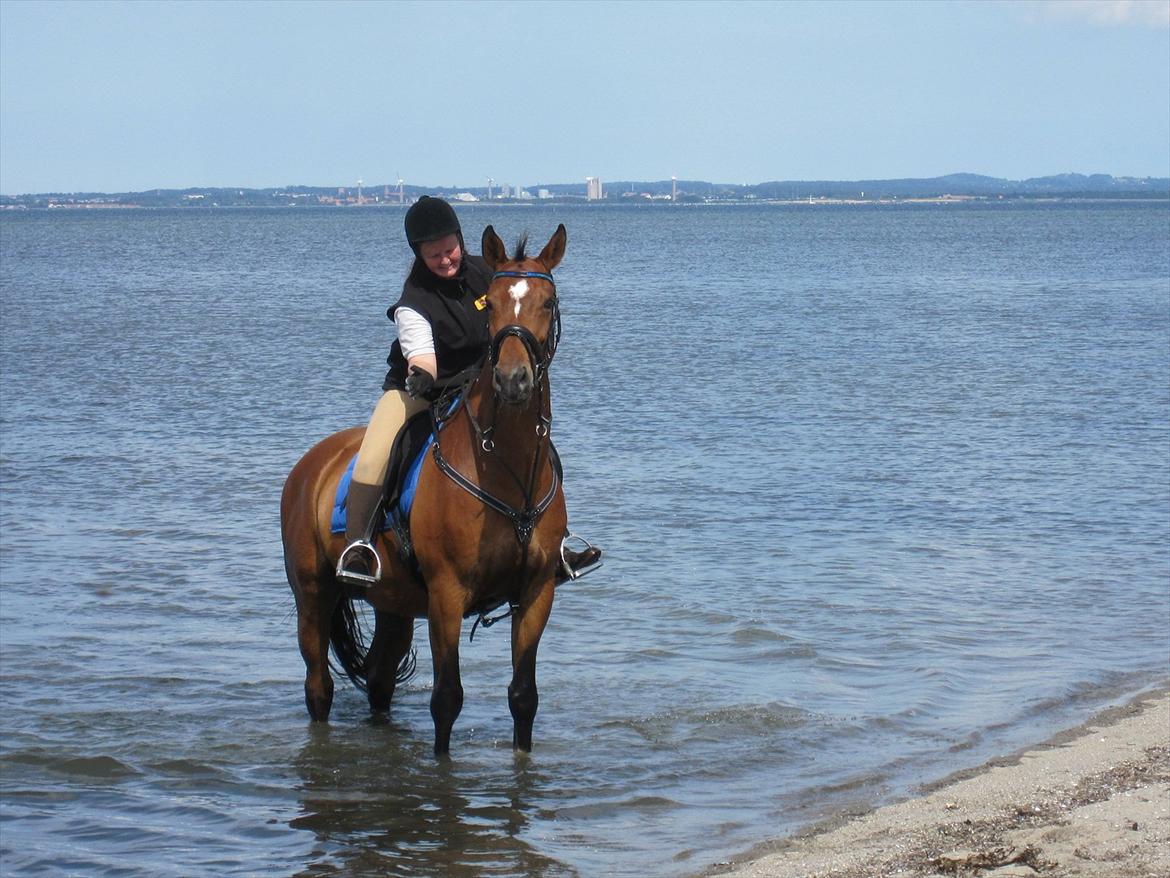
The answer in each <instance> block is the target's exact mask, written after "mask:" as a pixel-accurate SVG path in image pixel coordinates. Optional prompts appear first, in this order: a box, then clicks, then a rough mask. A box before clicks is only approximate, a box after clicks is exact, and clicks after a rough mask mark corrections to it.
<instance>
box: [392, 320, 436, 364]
mask: <svg viewBox="0 0 1170 878" xmlns="http://www.w3.org/2000/svg"><path fill="white" fill-rule="evenodd" d="M394 326H395V327H396V328H397V329H398V344H399V345H400V346H401V347H402V356H404V357H406V359H407V361H408V362H409V360H410V358H411V357H417V356H419V355H421V354H433V353H434V352H435V335H434V332H433V331H432V330H431V324H430V323H429V322H428V321H427V319H426V318H425V317H423V316H422V315H421V314H419V313H418V312H417V311H415V310H414V309H413V308H401V307H400V308H395V309H394Z"/></svg>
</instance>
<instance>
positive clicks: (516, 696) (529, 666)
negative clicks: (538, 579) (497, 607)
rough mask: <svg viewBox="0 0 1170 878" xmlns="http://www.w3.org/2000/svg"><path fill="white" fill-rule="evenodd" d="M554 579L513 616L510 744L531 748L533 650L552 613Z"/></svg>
mask: <svg viewBox="0 0 1170 878" xmlns="http://www.w3.org/2000/svg"><path fill="white" fill-rule="evenodd" d="M552 603H553V578H552V576H551V575H550V576H549V577H548V578H547V580H546V581H545V583H544V584H543V585H541V586H539V587H537V588H536V590H535V591H534V593H533V594H532V597H531V599H530V600H525V601H523V602H522V603H521V604H520V606H519V607H518V608H517V610H516V613H515V614H514V615H513V616H512V682H511V683H510V684H509V685H508V707H509V708H510V709H511V711H512V746H513V747H515V748H516V749H518V750H523V751H525V752H528V751H530V750H531V749H532V724H533V722H534V721H535V720H536V709H537V707H538V706H539V705H540V696H539V694H538V693H537V691H536V649H537V647H538V646H539V645H540V638H541V635H542V634H544V627H545V625H547V624H548V617H549V614H550V613H551V612H552Z"/></svg>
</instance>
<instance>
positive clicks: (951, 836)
mask: <svg viewBox="0 0 1170 878" xmlns="http://www.w3.org/2000/svg"><path fill="white" fill-rule="evenodd" d="M705 874H706V875H708V876H719V878H883V876H894V875H897V876H901V878H934V876H940V875H959V876H984V875H986V876H998V878H1026V876H1031V875H1040V876H1043V875H1060V876H1068V878H1106V876H1108V878H1139V876H1141V878H1145V876H1159V875H1163V876H1164V875H1170V684H1167V683H1165V682H1164V683H1162V684H1160V685H1159V686H1158V687H1156V688H1153V689H1148V690H1146V691H1144V692H1142V693H1141V694H1139V695H1137V696H1135V697H1133V698H1132V699H1131V700H1130V701H1129V702H1127V703H1126V704H1123V705H1121V706H1116V707H1112V708H1108V709H1106V710H1103V711H1101V712H1099V713H1097V714H1096V715H1095V716H1093V717H1092V718H1091V719H1090V720H1088V721H1087V722H1085V723H1084V724H1082V725H1080V726H1078V727H1076V728H1073V729H1069V730H1067V731H1064V732H1061V733H1059V734H1057V735H1055V736H1053V737H1052V738H1049V739H1048V740H1047V741H1045V742H1043V743H1041V744H1037V745H1035V746H1032V747H1028V748H1026V749H1024V750H1020V751H1017V752H1016V753H1014V754H1011V755H1009V756H1003V757H996V758H994V759H992V760H990V761H988V762H986V763H984V764H983V765H981V766H979V767H977V768H972V769H965V770H963V771H959V772H956V773H954V774H951V775H949V776H947V777H945V778H943V779H941V780H939V781H937V782H934V783H931V784H929V785H926V786H924V787H922V788H921V789H920V790H919V792H918V793H917V795H915V796H913V797H912V798H909V799H906V800H902V801H898V802H895V803H892V804H888V805H884V806H882V807H879V808H876V809H874V810H871V811H869V812H867V813H865V814H862V815H860V816H853V815H839V816H837V817H833V818H830V819H828V820H825V821H821V822H819V823H816V824H813V825H811V826H808V827H805V828H804V829H802V830H798V831H797V832H796V833H794V834H792V835H790V836H788V837H787V838H784V839H780V840H777V841H774V842H770V843H767V844H764V845H761V846H759V847H757V848H755V849H754V850H753V851H750V852H748V853H746V854H745V855H744V856H743V857H742V858H740V859H737V860H735V861H733V862H731V863H730V864H723V865H720V866H717V867H713V868H711V869H709V870H708V871H707V872H706V873H705Z"/></svg>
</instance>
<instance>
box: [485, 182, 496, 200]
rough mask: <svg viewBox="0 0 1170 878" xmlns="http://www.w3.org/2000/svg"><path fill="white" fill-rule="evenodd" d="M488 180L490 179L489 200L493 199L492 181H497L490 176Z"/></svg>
mask: <svg viewBox="0 0 1170 878" xmlns="http://www.w3.org/2000/svg"><path fill="white" fill-rule="evenodd" d="M487 181H488V201H491V200H492V183H494V182H496V181H495V180H493V179H492V178H491V177H488V178H487Z"/></svg>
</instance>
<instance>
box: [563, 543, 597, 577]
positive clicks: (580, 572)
mask: <svg viewBox="0 0 1170 878" xmlns="http://www.w3.org/2000/svg"><path fill="white" fill-rule="evenodd" d="M570 540H576V541H577V543H579V544H581V545H582V546H584V548H582V549H581V551H580V552H579V553H578V554H582V555H583V554H585V553H586V552H590V551H593V552H596V553H597V556H596V558H595V560H594V561H592V562H591V563H589V564H585V565H582V566H581V567H578V568H577V569H573V567H572V566H571V565H570V564H569V559H568V558H566V557H565V552H566V551H568V546H567V543H568V542H569V541H570ZM601 564H602V561H601V550H600V549H598V548H597V547H596V546H595V545H593V544H592V543H591V542H589V540H587V539H585V538H584V537H579V536H577V535H576V534H574V533H566V534H565V538H564V539H563V540H561V570H562V571H563V572H564V574H565V575H566V576H567V577H568V578H569V580H570V581H572V580H575V579H580V578H581V577H582V576H585V575H586V574H588V573H592V572H593V571H594V570H596V569H597V568H598V567H600V566H601Z"/></svg>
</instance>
